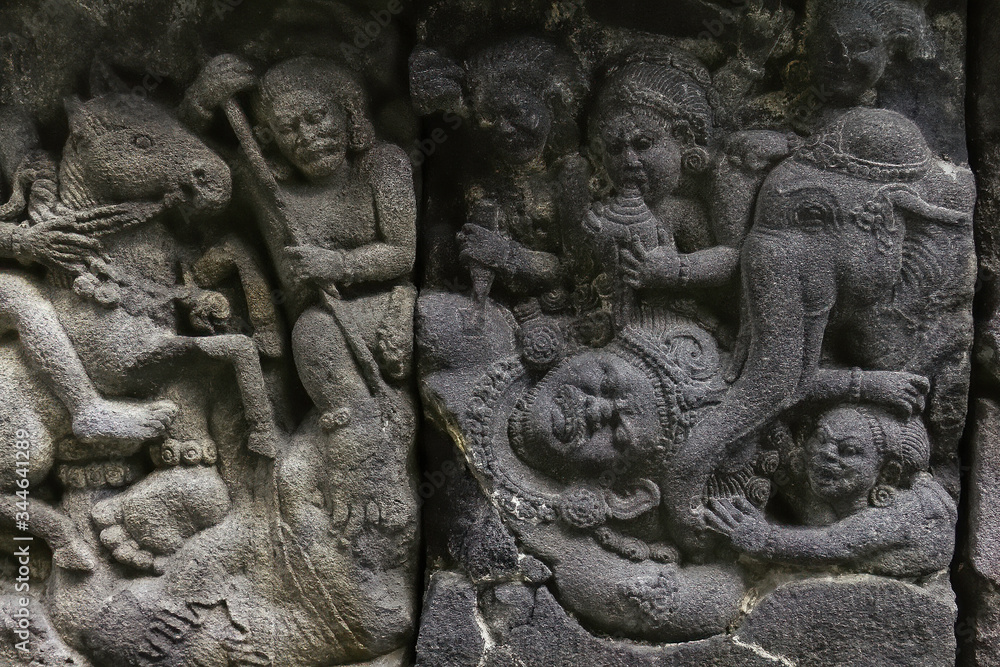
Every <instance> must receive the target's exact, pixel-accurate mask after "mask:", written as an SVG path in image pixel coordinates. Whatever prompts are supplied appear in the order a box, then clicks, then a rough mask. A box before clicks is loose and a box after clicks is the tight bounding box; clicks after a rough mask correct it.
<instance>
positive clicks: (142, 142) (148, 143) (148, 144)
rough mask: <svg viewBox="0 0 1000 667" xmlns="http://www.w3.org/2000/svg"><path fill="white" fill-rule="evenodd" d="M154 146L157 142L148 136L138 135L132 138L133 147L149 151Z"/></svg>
mask: <svg viewBox="0 0 1000 667" xmlns="http://www.w3.org/2000/svg"><path fill="white" fill-rule="evenodd" d="M154 144H155V142H154V141H153V139H152V137H150V136H149V135H148V134H137V135H135V136H134V137H132V145H133V146H135V147H137V148H141V149H142V150H149V149H150V148H152V147H153V146H154Z"/></svg>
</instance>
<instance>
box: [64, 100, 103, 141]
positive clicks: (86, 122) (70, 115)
mask: <svg viewBox="0 0 1000 667" xmlns="http://www.w3.org/2000/svg"><path fill="white" fill-rule="evenodd" d="M63 107H64V108H65V109H66V119H67V120H68V121H69V133H70V135H71V136H74V137H81V136H85V135H86V134H87V128H92V127H93V126H94V121H95V119H94V118H93V117H92V115H91V113H90V111H88V110H87V105H86V104H85V103H84V101H83V100H81V99H80V98H79V97H78V96H76V95H70V96H69V97H66V98H64V99H63Z"/></svg>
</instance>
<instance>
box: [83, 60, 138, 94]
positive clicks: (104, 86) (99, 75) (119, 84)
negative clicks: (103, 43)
mask: <svg viewBox="0 0 1000 667" xmlns="http://www.w3.org/2000/svg"><path fill="white" fill-rule="evenodd" d="M129 90H130V88H129V85H128V84H127V83H125V81H124V79H122V78H121V77H120V76H118V74H116V73H115V71H114V70H113V69H111V66H110V65H108V64H107V63H106V62H104V61H103V60H101V59H100V58H95V59H94V62H93V63H92V64H91V65H90V96H91V97H99V96H101V95H106V94H108V93H127V92H129Z"/></svg>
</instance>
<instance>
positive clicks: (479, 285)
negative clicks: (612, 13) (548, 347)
mask: <svg viewBox="0 0 1000 667" xmlns="http://www.w3.org/2000/svg"><path fill="white" fill-rule="evenodd" d="M467 68H468V80H467V81H466V82H465V83H466V89H467V90H468V99H469V104H470V106H471V114H472V116H473V118H474V119H475V120H476V121H477V124H478V130H479V134H480V136H481V137H482V138H483V139H484V140H485V145H487V146H488V147H489V151H488V152H487V153H486V155H485V159H483V160H481V161H480V164H479V165H477V169H476V175H475V176H474V180H473V181H472V182H471V183H470V184H469V185H468V186H467V188H466V203H467V223H466V224H465V225H463V227H462V230H461V232H460V233H459V236H458V238H459V246H460V258H461V260H462V262H463V263H464V264H466V265H467V266H468V267H469V270H470V272H471V274H472V282H473V292H474V295H473V296H474V298H475V299H476V300H477V301H478V302H480V303H481V302H482V301H483V300H484V299H485V298H486V297H487V296H488V295H489V294H490V293H494V295H495V296H504V295H505V296H506V297H507V298H509V299H512V300H513V301H514V302H517V301H520V300H522V299H524V298H526V297H530V296H538V295H541V294H545V293H547V292H561V293H565V292H566V289H567V286H566V283H567V280H568V278H569V276H568V275H567V273H566V270H565V267H564V264H563V262H564V261H565V260H566V259H567V252H566V251H567V247H568V244H569V243H570V240H569V238H570V232H571V231H572V230H573V229H575V228H577V226H578V224H579V222H578V221H579V215H580V213H581V212H582V206H583V202H584V201H585V193H586V179H587V170H586V165H585V161H584V159H583V157H582V156H580V154H579V152H578V149H579V131H578V129H577V114H578V112H579V109H580V105H581V104H582V101H583V100H582V98H583V95H584V93H585V92H586V89H585V82H584V79H583V75H582V72H581V71H580V67H579V65H578V64H577V63H576V62H575V61H574V60H573V58H572V57H571V56H570V55H569V54H567V53H564V52H563V51H562V50H561V49H560V48H558V47H557V46H555V45H554V44H552V43H550V42H548V41H545V40H541V39H536V38H520V39H513V40H509V41H506V42H502V43H500V44H496V45H494V46H491V47H488V48H486V49H484V50H483V51H481V52H479V53H478V54H476V55H475V56H474V57H473V58H472V59H471V60H470V61H469V63H468V65H467ZM494 285H495V287H494ZM491 290H495V291H494V292H491Z"/></svg>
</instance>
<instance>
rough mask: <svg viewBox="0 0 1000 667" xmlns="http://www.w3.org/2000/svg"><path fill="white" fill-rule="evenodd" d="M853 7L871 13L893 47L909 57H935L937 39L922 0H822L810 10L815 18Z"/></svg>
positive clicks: (845, 10)
mask: <svg viewBox="0 0 1000 667" xmlns="http://www.w3.org/2000/svg"><path fill="white" fill-rule="evenodd" d="M850 11H859V12H863V13H865V14H868V15H869V16H871V17H872V19H874V21H875V23H876V24H878V26H879V29H880V30H881V32H882V34H883V35H884V36H885V40H886V43H887V45H888V46H889V48H890V50H892V51H894V52H897V53H901V54H903V55H905V56H906V57H908V58H924V59H928V58H933V57H934V52H935V48H934V40H933V37H932V35H931V30H930V28H929V26H928V25H927V16H926V14H925V13H924V10H923V8H922V7H921V6H920V4H919V3H917V2H913V1H912V0H833V1H832V2H831V1H830V0H819V1H818V2H816V3H815V6H814V8H813V11H812V12H811V16H812V22H814V23H815V22H818V20H819V19H820V18H821V17H831V16H834V15H837V14H838V13H840V12H850Z"/></svg>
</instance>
